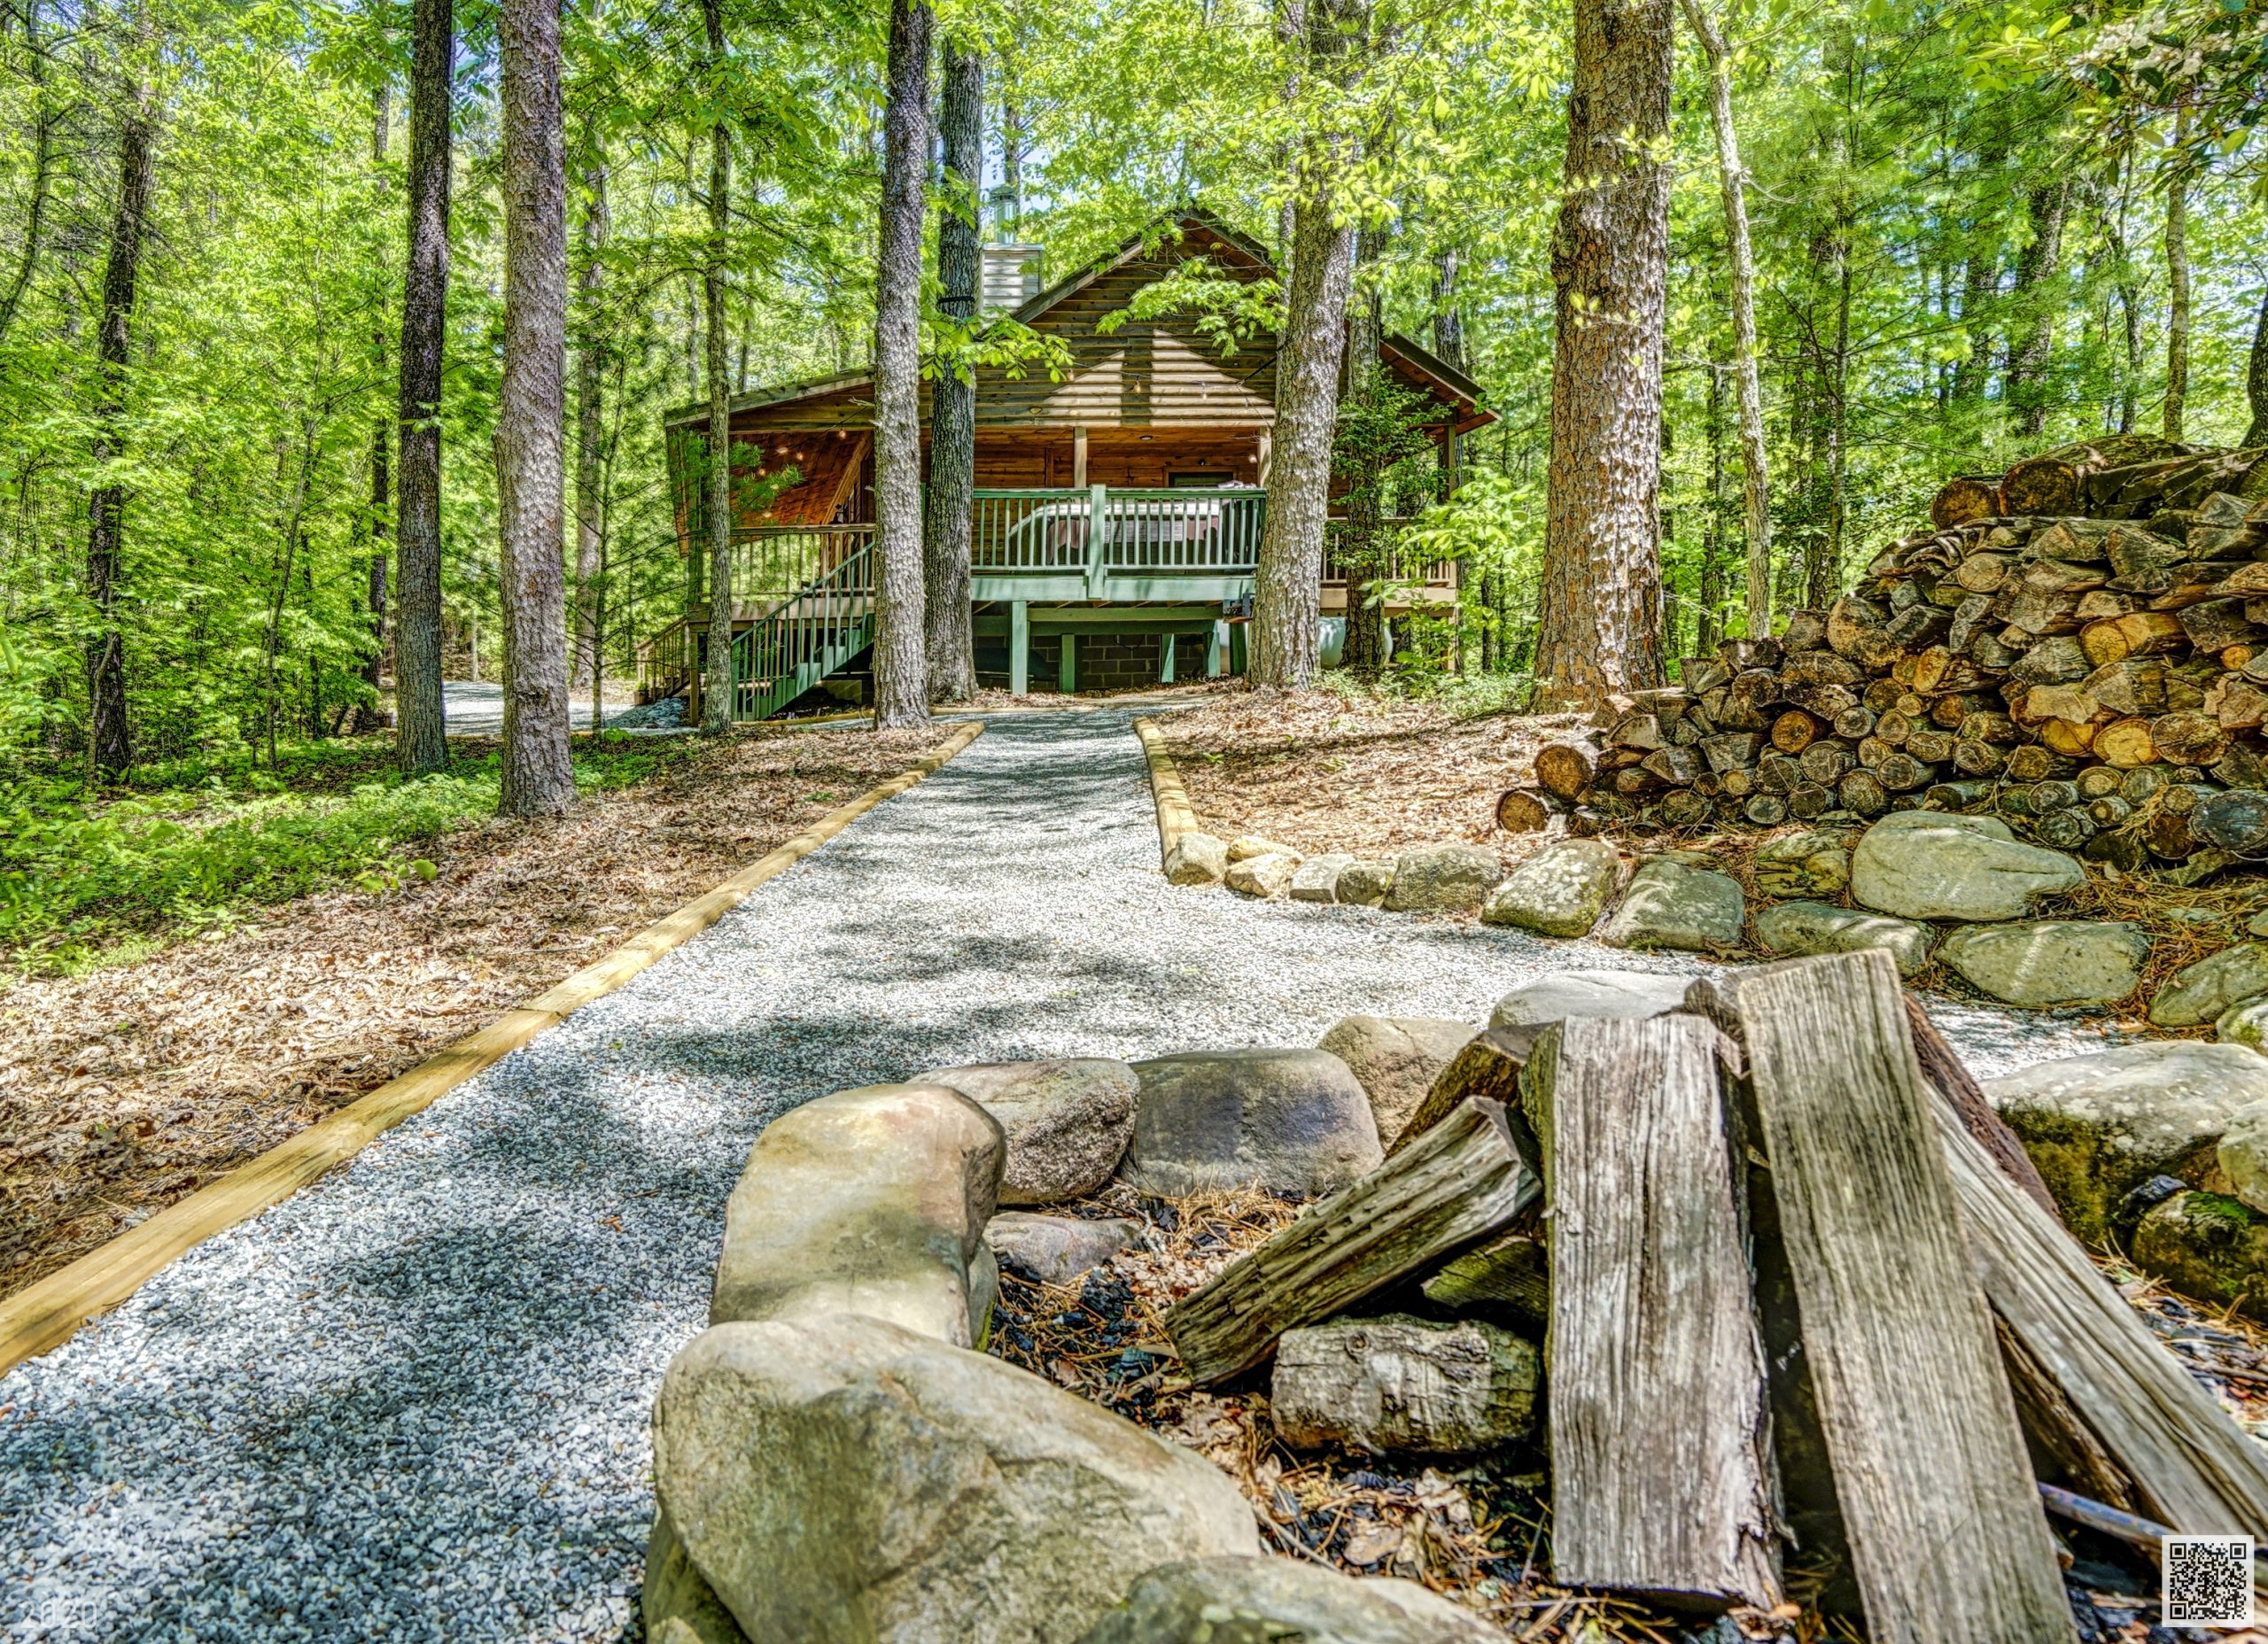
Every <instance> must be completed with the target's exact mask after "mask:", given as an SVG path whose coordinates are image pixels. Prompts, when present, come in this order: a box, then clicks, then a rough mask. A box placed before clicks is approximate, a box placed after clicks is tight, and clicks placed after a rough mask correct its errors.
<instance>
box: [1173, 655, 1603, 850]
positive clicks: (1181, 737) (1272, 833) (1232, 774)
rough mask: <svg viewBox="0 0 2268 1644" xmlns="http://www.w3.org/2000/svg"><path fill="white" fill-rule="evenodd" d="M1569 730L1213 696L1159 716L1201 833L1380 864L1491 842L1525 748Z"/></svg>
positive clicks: (1415, 706)
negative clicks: (1406, 852) (1433, 848)
mask: <svg viewBox="0 0 2268 1644" xmlns="http://www.w3.org/2000/svg"><path fill="white" fill-rule="evenodd" d="M1574 723H1575V722H1574V721H1573V720H1572V719H1568V718H1565V717H1534V716H1526V715H1515V714H1490V715H1487V716H1486V717H1480V718H1476V719H1465V720H1459V719H1458V718H1456V717H1455V715H1454V714H1453V713H1452V712H1451V711H1450V710H1449V709H1448V708H1447V707H1444V706H1443V705H1441V703H1439V702H1397V701H1394V700H1391V699H1377V698H1363V697H1341V696H1338V695H1334V694H1327V693H1323V692H1310V693H1307V694H1301V695H1299V696H1282V695H1278V694H1273V693H1269V692H1255V691H1245V690H1221V691H1216V692H1215V693H1213V694H1210V695H1209V696H1208V697H1207V698H1206V699H1205V700H1204V702H1203V703H1202V705H1201V706H1200V707H1197V708H1193V709H1191V710H1187V711H1184V712H1180V713H1176V714H1175V715H1173V716H1172V717H1170V718H1169V719H1168V720H1166V721H1164V728H1165V731H1166V733H1167V735H1168V737H1169V739H1170V741H1171V742H1172V746H1173V754H1174V763H1175V764H1176V766H1177V768H1178V769H1179V770H1180V772H1181V776H1182V780H1183V782H1184V784H1186V785H1187V787H1188V788H1189V796H1190V801H1191V803H1192V804H1193V805H1194V806H1195V807H1196V810H1197V813H1198V815H1199V816H1200V817H1201V818H1204V820H1205V824H1206V826H1207V827H1208V829H1209V830H1210V831H1211V832H1213V833H1216V834H1219V835H1220V836H1221V837H1222V838H1223V839H1233V838H1234V837H1235V836H1236V835H1238V834H1264V835H1266V836H1267V837H1268V838H1270V839H1274V840H1280V841H1282V842H1284V843H1285V844H1287V845H1291V846H1293V847H1295V848H1296V849H1300V850H1303V851H1307V852H1309V853H1310V854H1312V853H1314V852H1317V851H1324V850H1349V851H1353V852H1355V854H1357V855H1360V856H1392V855H1393V854H1394V852H1395V851H1397V850H1399V849H1402V848H1403V847H1405V846H1410V845H1422V844H1429V843H1434V842H1438V841H1445V840H1471V841H1479V842H1481V843H1488V842H1492V841H1495V840H1497V839H1500V838H1501V837H1502V836H1501V835H1499V834H1497V833H1496V796H1497V795H1499V794H1501V793H1503V791H1504V789H1505V788H1507V787H1512V786H1514V785H1515V784H1517V783H1523V782H1526V781H1527V780H1528V779H1529V778H1530V777H1531V776H1532V775H1533V773H1534V761H1535V750H1536V749H1537V748H1540V747H1542V745H1543V744H1544V743H1546V742H1548V741H1554V740H1556V739H1557V737H1558V736H1560V735H1561V734H1563V733H1564V732H1565V727H1567V726H1569V725H1573V724H1574Z"/></svg>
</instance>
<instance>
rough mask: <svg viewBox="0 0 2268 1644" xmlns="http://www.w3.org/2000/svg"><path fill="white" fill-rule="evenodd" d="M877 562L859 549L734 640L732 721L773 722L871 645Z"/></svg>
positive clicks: (865, 547) (870, 551)
mask: <svg viewBox="0 0 2268 1644" xmlns="http://www.w3.org/2000/svg"><path fill="white" fill-rule="evenodd" d="M873 640H874V547H873V544H872V543H863V544H861V545H860V546H859V547H857V548H854V549H853V550H851V552H850V554H847V555H846V556H845V557H844V558H843V560H841V561H840V562H837V563H836V564H835V565H834V566H832V567H830V568H829V569H828V570H826V571H825V572H824V573H822V574H821V575H819V577H816V578H813V579H812V581H811V582H809V583H807V584H806V585H804V586H803V587H802V588H800V589H798V590H797V591H796V593H794V594H793V595H791V596H790V597H788V599H785V600H782V601H780V603H778V604H777V605H774V606H773V608H772V609H770V610H768V611H766V612H765V614H764V615H763V616H761V617H757V620H756V623H755V624H754V625H753V626H751V627H750V628H748V629H746V630H745V631H743V632H741V633H738V634H735V635H734V636H733V717H734V718H735V719H768V718H770V717H772V716H773V714H776V713H778V712H779V711H780V710H781V709H783V708H785V707H787V706H788V703H790V702H794V701H795V700H796V698H797V697H799V696H801V695H802V694H804V692H806V691H808V690H810V689H811V688H812V686H815V685H817V684H818V683H819V681H820V680H822V679H826V678H827V676H828V675H829V674H831V673H835V672H836V671H839V670H841V669H842V668H843V667H845V666H847V665H848V664H849V663H850V660H851V659H852V658H853V657H855V656H857V655H858V653H859V652H860V651H862V650H864V649H866V647H867V646H868V645H869V644H870V643H872V642H873Z"/></svg>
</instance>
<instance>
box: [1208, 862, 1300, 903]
mask: <svg viewBox="0 0 2268 1644" xmlns="http://www.w3.org/2000/svg"><path fill="white" fill-rule="evenodd" d="M1299 871H1300V859H1299V858H1298V857H1294V856H1290V855H1287V854H1285V852H1282V851H1275V852H1271V853H1270V854H1269V855H1267V856H1264V857H1236V858H1234V859H1232V860H1231V862H1230V864H1229V871H1228V872H1226V873H1225V874H1223V875H1222V877H1221V883H1223V885H1226V886H1227V887H1228V888H1230V889H1231V890H1233V891H1235V892H1236V893H1237V894H1238V895H1239V896H1262V897H1266V896H1282V895H1283V894H1284V893H1285V891H1286V890H1288V889H1290V888H1291V884H1292V875H1293V874H1294V873H1296V872H1299Z"/></svg>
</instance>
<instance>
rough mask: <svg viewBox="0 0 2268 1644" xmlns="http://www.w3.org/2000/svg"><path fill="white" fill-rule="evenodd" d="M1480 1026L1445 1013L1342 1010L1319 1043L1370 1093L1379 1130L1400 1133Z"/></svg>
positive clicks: (1382, 1133)
mask: <svg viewBox="0 0 2268 1644" xmlns="http://www.w3.org/2000/svg"><path fill="white" fill-rule="evenodd" d="M1478 1032H1480V1029H1479V1028H1475V1027H1474V1026H1473V1025H1472V1023H1471V1022H1460V1021H1451V1020H1449V1018H1447V1017H1444V1016H1342V1017H1340V1019H1339V1020H1337V1021H1335V1022H1333V1023H1332V1024H1331V1026H1330V1027H1329V1028H1326V1029H1325V1030H1324V1035H1323V1038H1322V1040H1321V1042H1320V1043H1319V1046H1318V1048H1320V1049H1322V1050H1325V1051H1330V1052H1331V1053H1332V1055H1333V1056H1335V1057H1337V1058H1338V1059H1340V1061H1342V1062H1344V1063H1346V1064H1347V1069H1348V1072H1349V1073H1351V1074H1354V1075H1355V1082H1356V1083H1357V1084H1360V1085H1361V1086H1362V1087H1363V1094H1364V1095H1365V1096H1367V1097H1370V1098H1371V1117H1372V1118H1374V1119H1376V1120H1377V1121H1378V1127H1379V1136H1400V1135H1401V1134H1402V1126H1404V1125H1405V1124H1408V1123H1409V1122H1410V1114H1411V1113H1413V1112H1415V1111H1416V1109H1417V1104H1418V1103H1419V1102H1421V1101H1423V1100H1425V1092H1426V1091H1428V1090H1431V1089H1433V1076H1434V1075H1435V1074H1438V1073H1440V1072H1441V1069H1442V1068H1444V1067H1446V1066H1449V1059H1450V1058H1451V1057H1453V1056H1455V1055H1456V1053H1457V1052H1458V1051H1462V1050H1463V1049H1464V1047H1465V1046H1466V1045H1467V1044H1468V1043H1471V1042H1472V1035H1474V1034H1476V1033H1478Z"/></svg>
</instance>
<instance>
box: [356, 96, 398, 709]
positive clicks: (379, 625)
mask: <svg viewBox="0 0 2268 1644" xmlns="http://www.w3.org/2000/svg"><path fill="white" fill-rule="evenodd" d="M392 123H393V89H392V86H391V85H390V84H389V83H387V82H385V81H380V82H379V85H378V89H377V90H376V91H374V92H372V93H371V94H370V168H371V174H372V177H373V179H374V181H373V183H372V189H371V191H372V193H373V194H374V195H376V197H377V198H376V199H375V200H374V201H373V202H372V205H371V216H372V218H373V220H375V221H383V220H384V213H385V198H386V182H385V163H386V137H387V135H388V133H387V128H389V127H390V126H392ZM374 252H375V260H376V261H377V264H378V279H379V282H380V283H381V284H382V285H383V283H384V279H385V254H384V244H383V243H381V244H379V245H378V246H377V247H376V248H374ZM370 360H371V363H372V366H373V368H375V369H376V371H377V375H378V376H379V377H380V378H381V379H383V378H384V376H385V368H386V324H385V321H384V317H383V316H381V317H380V318H379V319H378V320H377V322H375V323H373V324H372V326H371V328H370ZM393 421H394V420H393V418H392V417H391V416H389V415H386V414H385V413H384V412H383V411H381V412H380V413H378V415H376V416H375V417H373V418H372V419H371V420H370V564H369V587H368V592H367V594H366V599H365V603H366V604H367V606H368V609H369V617H370V654H369V656H368V657H366V658H364V659H363V663H362V683H363V685H364V686H366V687H367V688H368V689H369V693H370V700H369V702H367V703H362V704H359V705H358V706H357V707H356V708H355V710H354V728H355V729H356V730H357V731H377V730H380V729H383V728H384V725H385V716H384V713H382V712H381V711H380V710H379V708H378V692H379V690H380V689H381V688H382V687H383V686H384V683H385V671H386V564H387V561H388V560H389V559H390V558H391V557H392V547H391V546H390V545H389V544H388V542H387V540H386V524H387V521H386V511H387V509H388V508H389V507H390V506H391V505H392V501H393V495H392V485H391V483H390V481H391V476H390V474H389V472H388V467H389V464H390V462H391V461H392V456H393Z"/></svg>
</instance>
